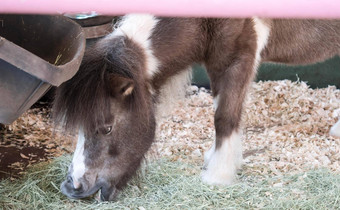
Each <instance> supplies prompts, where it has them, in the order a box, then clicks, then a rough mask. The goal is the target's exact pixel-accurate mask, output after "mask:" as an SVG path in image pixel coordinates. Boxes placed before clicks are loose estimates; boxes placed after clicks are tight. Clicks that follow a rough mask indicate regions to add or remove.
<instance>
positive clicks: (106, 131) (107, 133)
mask: <svg viewBox="0 0 340 210" xmlns="http://www.w3.org/2000/svg"><path fill="white" fill-rule="evenodd" d="M111 132H112V126H107V127H106V128H105V135H109V134H110V133H111Z"/></svg>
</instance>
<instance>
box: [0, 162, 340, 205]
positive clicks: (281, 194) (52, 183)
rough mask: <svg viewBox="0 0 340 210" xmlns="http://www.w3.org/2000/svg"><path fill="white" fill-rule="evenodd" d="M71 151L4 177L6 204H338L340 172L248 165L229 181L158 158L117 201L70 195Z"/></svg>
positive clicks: (0, 189) (1, 190) (0, 194)
mask: <svg viewBox="0 0 340 210" xmlns="http://www.w3.org/2000/svg"><path fill="white" fill-rule="evenodd" d="M69 161H70V157H60V158H57V159H56V160H55V161H53V162H52V163H51V164H42V165H39V166H35V167H33V168H32V170H31V171H30V172H29V173H27V174H26V175H25V177H23V179H21V180H19V181H17V182H10V181H2V182H0V206H1V207H2V208H3V209H140V210H143V209H261V208H266V209H338V207H339V206H340V175H339V174H333V173H331V172H330V171H328V170H314V171H308V172H305V173H301V174H296V175H284V176H266V175H260V174H256V173H253V172H252V170H249V169H246V170H244V171H243V173H242V174H240V182H239V183H237V184H235V185H233V186H231V187H212V186H208V185H205V184H203V183H202V182H201V180H200V176H199V173H200V167H199V166H198V165H194V164H188V163H187V162H181V161H171V160H169V159H160V160H158V161H155V162H152V163H150V164H148V165H147V166H146V170H145V172H146V173H144V174H142V175H140V176H139V177H138V178H135V179H133V180H132V182H130V184H129V186H128V187H127V188H126V189H125V190H124V191H123V192H122V193H121V194H120V195H119V196H118V198H117V201H115V202H102V203H100V202H98V201H96V200H95V199H94V198H88V199H85V200H71V199H68V198H66V197H65V196H63V195H62V194H61V193H60V191H59V185H60V183H61V179H62V177H63V176H64V175H65V173H66V170H67V165H68V163H69Z"/></svg>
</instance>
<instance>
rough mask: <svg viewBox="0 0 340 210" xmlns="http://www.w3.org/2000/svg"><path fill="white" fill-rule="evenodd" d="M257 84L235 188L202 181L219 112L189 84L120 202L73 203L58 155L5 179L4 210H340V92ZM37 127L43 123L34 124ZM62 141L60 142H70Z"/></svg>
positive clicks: (0, 190) (0, 188) (64, 162)
mask: <svg viewBox="0 0 340 210" xmlns="http://www.w3.org/2000/svg"><path fill="white" fill-rule="evenodd" d="M252 87H253V88H252V91H251V92H250V93H249V96H248V100H247V105H246V106H245V107H246V109H245V112H244V116H243V122H244V123H243V128H244V129H243V130H244V135H243V137H244V140H243V147H244V151H245V153H244V156H245V165H244V166H243V169H242V172H241V173H240V174H239V179H240V180H239V182H238V183H236V184H235V185H233V186H230V187H211V186H207V185H205V184H203V183H202V182H201V180H200V171H201V168H200V166H201V165H202V162H203V157H202V156H203V153H204V151H205V150H207V149H208V148H209V147H210V145H211V143H212V141H213V139H214V126H213V106H212V97H211V95H210V93H209V91H207V90H205V89H198V88H197V87H190V88H189V89H188V93H187V97H186V98H185V99H183V100H182V101H180V102H179V106H178V108H176V109H175V110H174V111H173V112H172V114H171V115H169V116H168V117H166V118H164V119H163V121H162V122H161V123H159V124H158V129H157V137H156V142H155V143H154V145H153V147H152V149H151V151H150V152H149V163H148V164H146V166H145V167H144V170H142V171H145V172H146V173H142V175H140V176H138V177H137V178H135V179H133V180H132V181H131V182H130V184H129V186H128V188H127V189H126V190H124V191H123V192H122V193H121V194H120V195H119V197H118V198H117V201H116V202H111V203H107V202H104V203H98V202H97V201H96V200H95V199H93V198H89V199H87V200H80V201H75V200H70V199H68V198H66V197H65V196H64V195H62V194H61V193H60V191H59V186H60V183H61V181H62V180H63V179H64V178H65V176H66V171H67V166H68V164H69V163H70V157H68V156H62V157H60V158H58V159H57V160H55V161H53V162H52V163H51V164H44V165H39V166H33V167H32V170H31V171H30V172H28V173H27V174H26V175H25V176H24V177H23V178H22V179H20V180H18V181H16V182H11V181H10V180H4V181H2V182H0V205H1V206H3V208H4V209H26V208H28V209H40V208H42V209H47V208H56V209H70V208H72V209H73V208H75V209H113V208H117V209H174V208H184V209H189V208H194V209H212V208H213V209H221V208H223V209H226V208H236V209H249V208H260V209H261V208H267V209H268V208H269V209H276V208H281V209H287V208H288V209H322V208H325V209H337V208H338V207H339V202H340V177H339V170H340V167H339V162H340V157H339V155H340V140H339V139H336V138H334V137H331V136H329V135H328V131H329V129H330V127H331V125H332V124H334V123H335V122H336V120H337V118H339V114H340V111H339V107H340V106H339V104H340V103H339V99H340V92H339V90H337V89H335V88H334V87H328V88H324V89H316V90H312V89H310V88H308V86H307V85H306V84H305V83H303V82H298V83H296V82H290V81H277V82H259V83H253V84H252ZM32 114H33V115H34V116H33V117H36V114H35V113H32ZM26 117H27V115H25V116H23V119H20V120H21V121H17V123H18V127H17V128H15V129H17V130H20V128H21V127H22V125H20V124H23V125H27V123H26V122H27V119H26ZM41 121H42V122H46V119H45V118H44V117H42V118H41V119H40V117H39V118H38V119H36V122H37V123H39V122H41ZM49 126H50V124H49V123H46V124H44V125H41V126H38V129H37V130H34V129H33V131H34V132H37V133H38V135H39V133H40V134H42V135H46V136H44V137H39V138H40V139H41V138H44V139H45V138H46V139H50V140H52V138H51V135H52V133H51V132H47V133H44V130H46V129H47V130H48V129H49ZM39 127H40V130H39ZM18 132H19V131H18ZM25 132H27V135H30V134H32V133H34V132H31V131H30V130H27V131H25ZM61 135H62V134H61ZM15 138H16V137H13V140H15ZM20 138H21V137H20ZM30 138H31V136H25V138H24V139H25V140H27V141H31V139H30ZM37 139H38V138H37ZM65 139H68V137H66V138H65V137H60V138H55V141H54V142H55V143H56V144H58V145H60V146H61V145H62V144H63V143H64V142H63V141H66V143H67V144H69V143H70V142H69V140H65ZM32 141H34V139H33V140H32ZM67 144H66V145H67ZM63 147H65V146H63ZM69 148H71V147H69ZM56 154H57V155H58V154H59V153H56ZM160 157H162V158H160Z"/></svg>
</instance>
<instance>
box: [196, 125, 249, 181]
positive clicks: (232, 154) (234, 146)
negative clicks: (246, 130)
mask: <svg viewBox="0 0 340 210" xmlns="http://www.w3.org/2000/svg"><path fill="white" fill-rule="evenodd" d="M212 150H214V151H212ZM210 152H213V153H212V154H211V156H210V160H208V165H207V168H206V170H205V171H203V172H202V180H203V182H205V183H207V184H211V185H230V184H232V183H233V182H234V181H235V179H236V172H237V169H239V168H240V167H241V164H242V144H241V138H240V134H239V133H238V132H235V131H234V132H233V133H232V134H231V136H230V137H228V138H226V139H224V140H223V143H222V145H221V147H220V148H218V149H215V147H214V146H213V147H212V148H211V149H210V150H209V151H208V154H209V153H210Z"/></svg>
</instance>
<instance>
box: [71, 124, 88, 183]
mask: <svg viewBox="0 0 340 210" xmlns="http://www.w3.org/2000/svg"><path fill="white" fill-rule="evenodd" d="M84 143H85V136H84V132H83V131H82V129H80V130H79V133H78V142H77V147H76V151H75V152H74V154H73V160H72V166H73V171H72V179H73V186H74V188H76V189H77V188H79V187H80V182H79V179H80V178H82V177H83V176H84V174H85V171H86V168H85V157H84Z"/></svg>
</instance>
